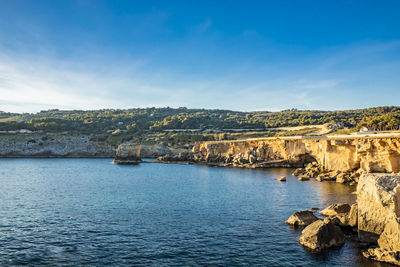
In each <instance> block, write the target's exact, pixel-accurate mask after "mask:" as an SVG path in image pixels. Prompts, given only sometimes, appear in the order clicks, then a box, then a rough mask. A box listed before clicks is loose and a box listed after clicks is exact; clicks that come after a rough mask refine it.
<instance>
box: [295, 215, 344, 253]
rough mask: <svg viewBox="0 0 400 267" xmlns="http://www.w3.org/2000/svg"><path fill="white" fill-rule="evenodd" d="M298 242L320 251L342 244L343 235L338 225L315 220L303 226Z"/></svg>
mask: <svg viewBox="0 0 400 267" xmlns="http://www.w3.org/2000/svg"><path fill="white" fill-rule="evenodd" d="M299 242H300V244H302V245H303V246H305V247H307V248H309V249H312V250H314V251H321V250H324V249H327V248H330V247H335V246H341V245H343V244H344V242H345V236H344V233H343V232H342V230H341V229H340V227H339V226H337V225H335V224H334V223H332V222H328V223H324V222H323V221H321V220H317V221H315V222H313V223H312V224H310V225H309V226H307V227H306V228H304V230H303V232H302V233H301V237H300V239H299Z"/></svg>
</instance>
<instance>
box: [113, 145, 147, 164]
mask: <svg viewBox="0 0 400 267" xmlns="http://www.w3.org/2000/svg"><path fill="white" fill-rule="evenodd" d="M113 162H114V163H117V164H138V163H139V162H141V159H140V145H139V144H135V143H129V142H126V143H122V144H120V145H119V146H118V148H117V151H116V156H115V159H114V160H113Z"/></svg>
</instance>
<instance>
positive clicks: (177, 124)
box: [0, 107, 400, 145]
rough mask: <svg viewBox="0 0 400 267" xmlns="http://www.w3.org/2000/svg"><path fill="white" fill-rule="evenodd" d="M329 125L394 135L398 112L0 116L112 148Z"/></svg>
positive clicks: (3, 124)
mask: <svg viewBox="0 0 400 267" xmlns="http://www.w3.org/2000/svg"><path fill="white" fill-rule="evenodd" d="M331 122H335V123H341V124H342V125H344V127H346V129H347V130H343V131H342V132H343V133H344V132H352V131H355V130H359V129H361V128H363V127H367V128H369V129H371V130H395V129H397V130H399V125H400V107H377V108H368V109H358V110H344V111H312V110H297V109H291V110H284V111H280V112H267V111H257V112H237V111H230V110H207V109H187V108H177V109H173V108H169V107H167V108H136V109H125V110H121V109H102V110H89V111H82V110H68V111H66V110H58V109H53V110H47V111H41V112H38V113H35V114H29V113H24V114H14V113H6V112H0V131H15V130H20V129H28V130H31V131H34V132H37V133H40V132H42V133H44V134H58V135H60V134H63V135H86V136H90V138H91V140H93V141H98V142H107V143H110V144H113V145H114V144H118V143H120V142H122V141H125V140H132V139H133V140H136V141H138V142H148V143H160V142H161V143H165V144H172V143H175V144H176V143H180V144H185V143H193V142H195V141H206V140H224V139H239V138H252V137H265V136H276V135H277V136H283V135H312V133H313V132H314V131H315V128H309V129H302V130H298V131H290V132H282V131H281V132H276V131H269V128H277V127H287V126H303V125H320V124H325V123H331ZM191 129H194V131H191ZM237 130H244V132H237ZM219 132H222V133H219ZM338 133H339V132H338Z"/></svg>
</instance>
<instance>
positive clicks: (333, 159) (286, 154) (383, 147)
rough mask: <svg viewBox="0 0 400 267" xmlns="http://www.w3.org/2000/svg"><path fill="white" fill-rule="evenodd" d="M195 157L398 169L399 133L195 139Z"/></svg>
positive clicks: (249, 163)
mask: <svg viewBox="0 0 400 267" xmlns="http://www.w3.org/2000/svg"><path fill="white" fill-rule="evenodd" d="M193 154H194V160H195V161H196V162H204V163H208V164H216V165H221V166H235V167H252V168H257V167H303V166H304V165H305V164H306V163H309V162H312V161H316V162H317V163H318V164H319V166H320V167H321V168H322V169H324V170H338V171H342V172H346V171H355V170H361V171H363V172H387V173H390V172H399V171H400V136H390V137H366V136H364V137H357V136H346V137H295V138H293V137H281V138H264V139H248V140H238V141H216V142H202V143H196V144H195V146H194V147H193Z"/></svg>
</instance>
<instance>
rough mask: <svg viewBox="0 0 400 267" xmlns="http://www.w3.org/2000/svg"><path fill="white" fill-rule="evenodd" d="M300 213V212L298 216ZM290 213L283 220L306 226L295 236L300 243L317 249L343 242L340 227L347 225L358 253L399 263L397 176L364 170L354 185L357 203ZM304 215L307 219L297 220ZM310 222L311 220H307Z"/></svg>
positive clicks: (399, 189)
mask: <svg viewBox="0 0 400 267" xmlns="http://www.w3.org/2000/svg"><path fill="white" fill-rule="evenodd" d="M300 215H301V216H300ZM320 215H323V216H324V217H325V218H324V220H319V219H317V217H316V216H315V215H314V214H313V212H312V211H302V212H296V213H294V214H293V215H292V216H291V217H290V218H289V220H288V221H287V223H291V224H293V225H294V224H296V225H297V226H306V228H305V229H304V230H303V231H302V235H301V237H300V239H299V242H300V244H302V245H303V246H305V247H307V248H309V249H311V250H313V251H316V252H320V251H322V250H325V249H327V248H330V247H333V246H341V245H343V244H344V242H345V236H344V235H343V232H344V231H347V230H348V229H351V230H352V231H354V233H356V234H357V235H356V236H355V237H354V238H357V239H358V241H359V242H360V244H365V245H366V246H367V247H366V248H365V250H364V251H363V252H362V254H363V255H364V256H365V257H366V258H369V259H372V260H376V261H382V262H387V263H392V264H396V265H400V176H399V175H390V174H364V175H362V176H361V177H360V181H359V184H358V186H357V203H355V204H353V205H351V206H350V205H348V204H345V203H341V204H334V205H331V206H329V207H327V208H326V209H324V210H322V211H321V212H320ZM305 219H307V223H300V222H303V221H304V220H305ZM310 222H312V223H310Z"/></svg>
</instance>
